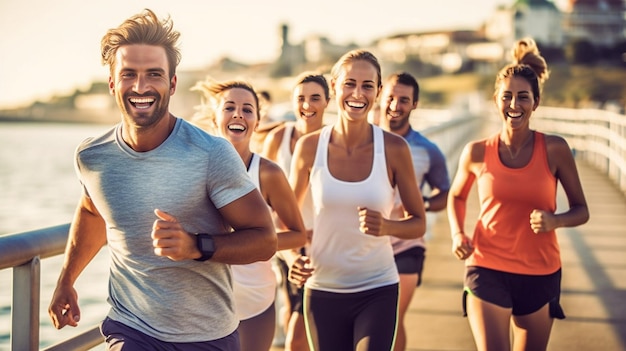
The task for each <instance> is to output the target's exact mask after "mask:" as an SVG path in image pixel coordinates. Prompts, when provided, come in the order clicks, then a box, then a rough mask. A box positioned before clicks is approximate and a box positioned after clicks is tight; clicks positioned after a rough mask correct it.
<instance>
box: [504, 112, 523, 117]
mask: <svg viewBox="0 0 626 351" xmlns="http://www.w3.org/2000/svg"><path fill="white" fill-rule="evenodd" d="M507 116H509V117H511V118H518V117H522V113H521V112H509V113H507Z"/></svg>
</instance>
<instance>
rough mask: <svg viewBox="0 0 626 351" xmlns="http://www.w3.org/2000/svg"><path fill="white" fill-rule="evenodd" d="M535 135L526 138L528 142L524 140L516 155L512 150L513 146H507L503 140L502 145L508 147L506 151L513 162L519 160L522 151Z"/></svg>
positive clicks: (531, 134)
mask: <svg viewBox="0 0 626 351" xmlns="http://www.w3.org/2000/svg"><path fill="white" fill-rule="evenodd" d="M533 134H534V133H532V132H531V133H530V135H529V136H528V137H527V138H526V140H524V142H523V143H522V146H520V147H519V148H518V149H517V152H515V154H514V153H513V151H512V150H511V145H509V144H507V143H505V142H504V140H502V139H501V140H502V144H504V147H506V150H507V151H508V152H509V156H511V159H512V160H515V159H516V158H517V156H519V153H520V152H522V150H523V149H524V147H525V146H526V144H528V142H529V141H530V139H532V138H533Z"/></svg>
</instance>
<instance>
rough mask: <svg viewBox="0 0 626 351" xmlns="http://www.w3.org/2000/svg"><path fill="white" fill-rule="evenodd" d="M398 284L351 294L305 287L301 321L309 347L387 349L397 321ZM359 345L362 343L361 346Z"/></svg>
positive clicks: (337, 350)
mask: <svg viewBox="0 0 626 351" xmlns="http://www.w3.org/2000/svg"><path fill="white" fill-rule="evenodd" d="M398 290H399V285H398V284H393V285H388V286H383V287H380V288H374V289H371V290H366V291H360V292H355V293H333V292H327V291H320V290H311V289H306V290H305V292H304V310H305V323H306V328H307V335H308V338H309V344H310V345H311V346H312V348H311V349H312V350H325V351H346V350H356V349H357V347H356V345H357V344H358V343H361V344H363V343H366V344H367V345H368V350H391V349H392V348H393V341H394V336H395V331H396V324H397V311H398ZM361 347H362V346H361Z"/></svg>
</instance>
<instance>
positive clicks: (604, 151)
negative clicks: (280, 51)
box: [532, 106, 626, 195]
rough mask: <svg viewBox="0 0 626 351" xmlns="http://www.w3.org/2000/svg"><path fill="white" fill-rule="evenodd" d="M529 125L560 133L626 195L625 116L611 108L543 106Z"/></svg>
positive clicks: (577, 151)
mask: <svg viewBox="0 0 626 351" xmlns="http://www.w3.org/2000/svg"><path fill="white" fill-rule="evenodd" d="M532 118H533V120H532V125H533V127H536V129H538V130H541V131H545V132H547V133H554V134H559V135H561V136H563V137H564V138H565V139H566V140H567V141H568V143H569V144H570V147H571V148H572V149H573V151H574V152H575V153H576V156H577V158H578V159H582V160H585V161H586V162H588V163H589V164H590V165H592V166H593V167H594V168H596V169H598V170H599V171H601V172H602V173H603V174H605V175H606V176H607V177H609V179H611V181H613V183H614V184H615V185H616V186H617V188H618V189H620V190H621V191H622V193H623V194H625V195H626V116H625V115H623V114H619V113H617V112H613V111H607V110H596V109H569V108H558V107H546V106H542V107H539V108H538V109H537V111H535V113H534V114H533V117H532Z"/></svg>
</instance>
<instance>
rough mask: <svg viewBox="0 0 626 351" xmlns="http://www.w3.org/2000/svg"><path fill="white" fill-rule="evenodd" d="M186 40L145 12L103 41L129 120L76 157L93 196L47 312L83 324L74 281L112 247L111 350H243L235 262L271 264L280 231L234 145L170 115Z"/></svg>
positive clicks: (76, 225) (80, 216)
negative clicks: (101, 252)
mask: <svg viewBox="0 0 626 351" xmlns="http://www.w3.org/2000/svg"><path fill="white" fill-rule="evenodd" d="M178 37H179V33H178V32H176V31H173V29H172V22H171V20H170V19H169V18H168V19H166V20H164V21H159V19H158V18H157V17H156V16H155V15H154V13H152V11H150V10H144V11H143V12H142V13H140V14H138V15H136V16H133V17H131V18H130V19H129V20H127V21H125V22H124V23H123V24H122V25H120V26H119V27H118V28H115V29H111V30H109V31H108V32H107V34H106V35H105V36H104V38H103V40H102V58H103V63H105V64H108V65H109V66H110V78H109V89H110V91H111V93H112V95H114V96H115V98H116V101H117V104H118V107H119V109H120V111H121V115H122V121H121V123H120V124H118V125H117V126H115V127H113V128H112V129H111V130H109V131H108V132H107V133H105V134H103V135H101V136H98V137H95V138H89V139H87V140H85V141H84V142H83V143H81V144H80V145H79V146H78V148H77V149H76V154H75V165H76V172H77V175H78V177H79V179H80V181H81V184H82V185H83V193H82V196H81V199H80V202H79V205H78V208H77V210H76V214H75V217H74V220H73V222H72V226H71V228H70V233H69V238H68V245H67V248H66V252H65V261H64V264H63V268H62V271H61V274H60V277H59V280H58V283H57V287H56V289H55V292H54V295H53V297H52V301H51V303H50V307H49V313H50V316H51V318H52V321H53V323H54V325H55V327H56V328H59V329H60V328H62V327H64V326H65V325H70V326H76V325H77V323H78V321H79V319H80V309H79V307H78V296H77V292H76V291H75V290H74V288H73V285H74V283H75V281H76V279H77V278H78V276H79V274H80V273H81V272H82V270H83V269H84V268H85V267H86V266H87V264H88V263H89V262H90V261H91V260H92V259H93V257H94V256H95V255H96V254H97V253H98V251H99V250H100V248H101V247H102V246H103V245H105V244H107V246H108V248H109V252H110V254H111V271H110V272H111V275H110V280H109V298H108V301H109V303H110V305H111V309H110V312H109V313H108V315H107V318H106V319H105V321H104V322H103V325H102V328H101V329H102V332H103V335H104V336H105V338H106V342H107V343H108V346H109V347H113V345H115V347H116V348H115V349H117V348H120V349H121V347H125V348H129V349H136V347H137V349H139V348H140V349H153V348H162V347H161V346H163V345H164V344H169V343H173V344H184V345H185V347H191V348H194V349H195V348H197V349H210V348H211V347H213V348H217V349H221V350H238V348H239V342H238V336H237V333H236V329H237V325H238V319H237V317H236V315H235V306H234V302H233V295H232V282H231V275H230V266H229V265H230V264H246V263H251V262H255V261H259V260H267V259H269V258H271V257H272V255H273V254H274V253H275V251H276V234H275V232H274V228H273V224H272V219H271V216H270V213H269V211H268V209H267V206H266V205H265V202H264V200H263V198H262V197H261V195H260V193H259V192H258V190H257V189H256V187H255V186H254V184H253V183H252V181H251V180H250V178H249V177H248V175H247V174H246V169H245V166H244V165H243V162H242V161H241V158H240V157H239V155H238V154H237V153H236V152H235V150H234V148H233V147H232V145H231V144H230V143H229V142H228V141H226V140H223V139H220V138H217V137H213V136H210V135H208V134H206V133H205V132H203V131H202V130H200V129H198V128H196V127H194V126H192V125H191V124H189V123H187V122H186V121H184V120H182V119H179V118H176V117H175V116H173V115H172V114H171V113H170V112H169V99H170V96H171V95H172V94H174V92H175V90H176V83H177V78H176V74H175V68H176V65H177V64H178V62H179V60H180V58H179V52H178V48H176V42H177V39H178Z"/></svg>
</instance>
